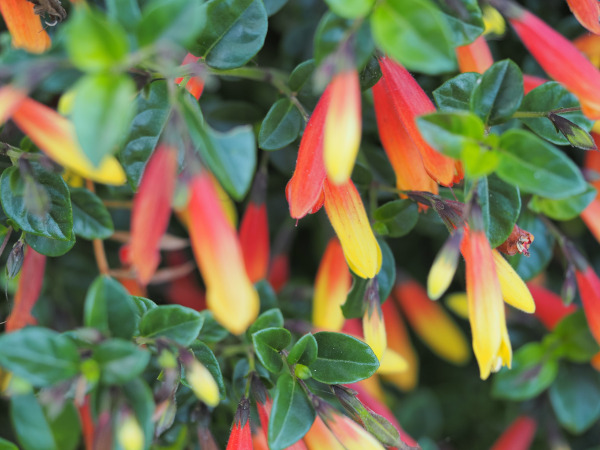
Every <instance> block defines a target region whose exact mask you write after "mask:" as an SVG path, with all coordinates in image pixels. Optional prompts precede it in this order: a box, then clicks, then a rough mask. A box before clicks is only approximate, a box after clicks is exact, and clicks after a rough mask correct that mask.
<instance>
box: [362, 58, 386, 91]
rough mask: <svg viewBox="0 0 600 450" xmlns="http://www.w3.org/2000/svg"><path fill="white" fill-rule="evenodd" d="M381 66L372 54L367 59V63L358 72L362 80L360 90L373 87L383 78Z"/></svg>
mask: <svg viewBox="0 0 600 450" xmlns="http://www.w3.org/2000/svg"><path fill="white" fill-rule="evenodd" d="M381 76H382V73H381V67H379V61H378V60H377V58H376V57H375V56H371V57H370V58H369V60H368V61H367V65H366V66H365V67H364V69H363V70H361V72H360V73H359V74H358V77H359V81H360V90H361V91H366V90H369V89H371V88H372V87H373V86H375V85H376V84H377V82H378V81H379V80H380V79H381Z"/></svg>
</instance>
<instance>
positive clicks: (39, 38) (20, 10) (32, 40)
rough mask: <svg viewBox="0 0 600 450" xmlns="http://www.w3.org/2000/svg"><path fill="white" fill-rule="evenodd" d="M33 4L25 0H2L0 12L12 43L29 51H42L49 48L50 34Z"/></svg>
mask: <svg viewBox="0 0 600 450" xmlns="http://www.w3.org/2000/svg"><path fill="white" fill-rule="evenodd" d="M33 8H34V4H33V3H31V2H29V1H27V0H2V1H1V2H0V13H2V17H3V18H4V23H6V28H8V31H9V32H10V35H11V36H12V45H13V47H16V48H22V49H25V50H27V51H28V52H30V53H43V52H45V51H46V50H48V49H49V48H50V44H51V42H50V36H48V33H46V30H45V29H44V26H43V25H42V21H41V20H40V16H38V15H37V14H36V13H35V12H34V11H33Z"/></svg>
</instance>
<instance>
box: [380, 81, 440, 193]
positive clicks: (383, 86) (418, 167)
mask: <svg viewBox="0 0 600 450" xmlns="http://www.w3.org/2000/svg"><path fill="white" fill-rule="evenodd" d="M373 100H374V103H375V116H376V118H377V129H378V130H379V138H380V139H381V144H382V145H383V149H384V150H385V153H386V155H387V157H388V159H389V160H390V163H391V165H392V168H393V169H394V173H395V175H396V187H397V188H398V189H399V190H402V191H404V190H411V191H428V192H431V193H433V194H437V193H438V186H437V183H436V182H435V181H433V179H432V178H431V177H430V176H429V175H428V174H427V171H426V170H425V166H424V165H423V158H422V157H421V153H420V152H419V148H418V147H417V145H416V144H415V143H414V141H413V139H412V138H411V136H410V135H409V134H408V131H407V130H406V128H405V126H404V125H403V123H402V120H401V119H400V116H399V114H398V113H397V111H396V106H395V105H394V103H393V102H392V99H391V96H390V88H389V86H388V84H387V82H386V80H385V79H384V78H383V77H382V78H380V79H379V81H378V82H377V84H375V86H373Z"/></svg>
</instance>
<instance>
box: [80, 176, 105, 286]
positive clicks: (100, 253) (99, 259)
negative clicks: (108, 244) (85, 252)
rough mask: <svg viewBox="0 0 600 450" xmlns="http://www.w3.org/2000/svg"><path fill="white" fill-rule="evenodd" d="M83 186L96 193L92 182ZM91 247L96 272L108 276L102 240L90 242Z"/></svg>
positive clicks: (89, 181) (87, 182)
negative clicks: (96, 267) (96, 268)
mask: <svg viewBox="0 0 600 450" xmlns="http://www.w3.org/2000/svg"><path fill="white" fill-rule="evenodd" d="M85 185H86V187H87V188H88V190H89V191H90V192H92V193H96V189H95V187H94V182H93V181H92V180H85ZM92 245H93V247H94V257H95V258H96V265H97V266H98V271H99V272H100V273H101V274H102V275H109V274H110V267H109V265H108V260H107V259H106V251H105V250H104V242H103V241H102V239H94V240H92Z"/></svg>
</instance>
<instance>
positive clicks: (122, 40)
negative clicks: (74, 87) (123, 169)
mask: <svg viewBox="0 0 600 450" xmlns="http://www.w3.org/2000/svg"><path fill="white" fill-rule="evenodd" d="M66 37H67V39H66V47H67V52H68V53H69V57H70V58H71V61H72V62H73V64H74V65H75V67H77V68H78V69H81V70H83V71H84V72H99V71H102V70H108V69H112V68H113V67H114V66H115V65H117V64H119V63H122V62H123V61H124V60H125V59H126V57H127V52H128V51H129V44H128V42H127V35H126V34H125V30H123V28H122V27H121V25H120V24H119V23H117V22H113V21H108V20H107V19H106V17H105V16H104V15H103V14H101V13H100V12H98V11H95V10H93V9H91V8H76V10H75V12H74V14H73V15H72V16H71V17H70V18H69V21H68V23H67V26H66ZM94 139H96V140H99V139H97V137H95V138H94Z"/></svg>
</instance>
